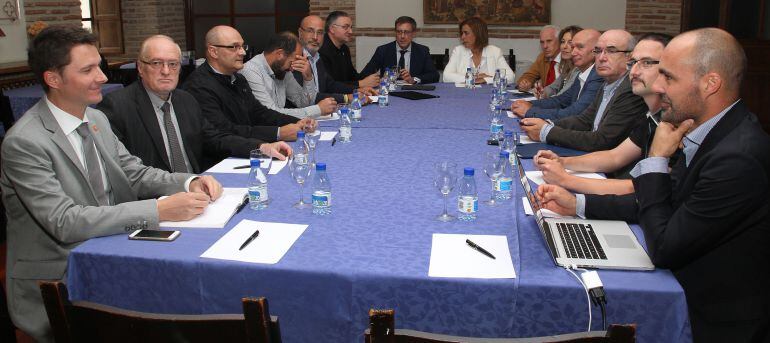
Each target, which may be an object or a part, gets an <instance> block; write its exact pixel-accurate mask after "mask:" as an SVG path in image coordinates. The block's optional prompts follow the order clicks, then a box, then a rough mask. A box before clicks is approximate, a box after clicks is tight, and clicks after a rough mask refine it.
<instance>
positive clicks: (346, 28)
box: [332, 24, 353, 31]
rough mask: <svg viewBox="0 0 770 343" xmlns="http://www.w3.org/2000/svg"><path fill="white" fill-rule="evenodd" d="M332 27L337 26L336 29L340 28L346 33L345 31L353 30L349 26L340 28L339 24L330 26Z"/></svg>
mask: <svg viewBox="0 0 770 343" xmlns="http://www.w3.org/2000/svg"><path fill="white" fill-rule="evenodd" d="M332 26H337V27H339V28H341V29H342V30H343V31H347V30H352V29H353V26H351V25H345V26H342V25H340V24H332Z"/></svg>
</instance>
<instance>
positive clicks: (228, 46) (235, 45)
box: [211, 44, 249, 51]
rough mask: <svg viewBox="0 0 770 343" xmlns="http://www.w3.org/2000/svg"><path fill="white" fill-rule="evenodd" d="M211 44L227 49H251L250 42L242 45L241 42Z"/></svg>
mask: <svg viewBox="0 0 770 343" xmlns="http://www.w3.org/2000/svg"><path fill="white" fill-rule="evenodd" d="M211 46H215V47H217V48H227V49H231V50H234V51H238V50H241V49H243V51H246V50H249V45H248V44H243V45H240V44H233V45H217V44H211Z"/></svg>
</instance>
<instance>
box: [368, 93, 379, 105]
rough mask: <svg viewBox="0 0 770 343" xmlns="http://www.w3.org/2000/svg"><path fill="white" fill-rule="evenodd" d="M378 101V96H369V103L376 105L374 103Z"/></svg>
mask: <svg viewBox="0 0 770 343" xmlns="http://www.w3.org/2000/svg"><path fill="white" fill-rule="evenodd" d="M379 99H380V97H378V96H376V95H369V100H370V101H371V102H372V103H373V104H376V103H377V101H379Z"/></svg>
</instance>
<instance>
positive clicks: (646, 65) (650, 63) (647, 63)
mask: <svg viewBox="0 0 770 343" xmlns="http://www.w3.org/2000/svg"><path fill="white" fill-rule="evenodd" d="M637 63H639V65H640V66H641V67H642V69H650V68H652V66H654V65H656V64H659V63H660V61H656V60H639V61H637V60H634V59H632V60H630V61H628V63H626V66H628V69H631V68H633V67H634V64H637Z"/></svg>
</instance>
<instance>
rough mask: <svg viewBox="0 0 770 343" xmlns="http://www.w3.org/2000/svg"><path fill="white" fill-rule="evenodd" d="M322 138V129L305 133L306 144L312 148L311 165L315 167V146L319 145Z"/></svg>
mask: <svg viewBox="0 0 770 343" xmlns="http://www.w3.org/2000/svg"><path fill="white" fill-rule="evenodd" d="M319 139H321V131H320V130H315V131H314V132H307V133H305V144H307V148H308V149H310V156H311V163H310V164H311V166H312V167H315V148H316V146H317V145H318V140H319Z"/></svg>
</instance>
